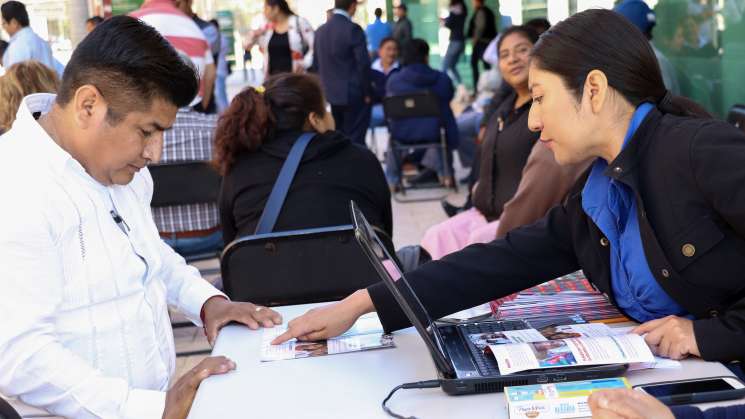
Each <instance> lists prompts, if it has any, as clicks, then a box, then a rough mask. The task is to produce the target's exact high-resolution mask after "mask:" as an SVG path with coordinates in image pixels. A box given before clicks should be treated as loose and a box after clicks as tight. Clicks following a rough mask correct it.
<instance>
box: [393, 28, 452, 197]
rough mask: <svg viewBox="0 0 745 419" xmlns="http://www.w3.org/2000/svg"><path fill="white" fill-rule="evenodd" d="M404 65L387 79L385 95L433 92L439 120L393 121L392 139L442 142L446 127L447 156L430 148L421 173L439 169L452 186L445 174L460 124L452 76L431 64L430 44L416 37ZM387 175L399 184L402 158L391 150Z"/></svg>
mask: <svg viewBox="0 0 745 419" xmlns="http://www.w3.org/2000/svg"><path fill="white" fill-rule="evenodd" d="M402 64H403V67H402V68H401V70H399V71H397V72H396V73H394V74H393V75H391V77H390V78H389V79H388V84H387V86H386V94H387V95H388V96H397V95H402V94H408V93H415V92H422V91H429V92H432V93H434V94H435V95H436V96H437V97H438V99H439V101H440V120H437V118H406V119H405V120H398V121H391V123H390V127H389V128H390V131H391V138H395V139H396V141H397V142H398V143H400V144H416V143H425V142H439V140H440V127H441V126H442V127H444V128H445V136H446V139H447V148H448V153H447V154H448V155H447V156H441V155H440V154H441V153H440V152H439V150H438V151H435V150H434V149H431V150H427V152H426V153H425V154H424V157H423V158H422V160H421V163H422V165H423V166H425V167H426V169H425V170H424V171H423V172H422V173H420V177H424V175H425V174H426V172H428V170H427V169H429V173H432V172H436V173H437V174H438V175H439V177H440V181H441V183H442V184H443V185H445V186H450V185H452V182H453V179H452V173H453V171H452V170H450V173H451V176H450V177H448V178H445V177H444V173H445V170H444V169H445V165H446V164H447V165H450V167H452V157H451V156H452V151H453V150H455V149H456V148H457V147H458V126H457V125H456V123H455V116H454V115H453V111H452V109H450V101H451V100H452V99H453V95H454V93H455V91H454V89H453V83H452V81H450V77H448V75H447V74H445V73H444V72H442V71H437V70H435V69H433V68H432V67H430V66H429V45H428V44H427V42H426V41H424V40H422V39H413V40H411V41H409V42H408V43H407V44H406V45H405V46H404V54H403V63H402ZM386 156H387V157H386V177H387V178H388V184H389V185H391V186H392V187H394V186H395V185H398V183H399V182H400V180H401V179H399V174H398V167H397V164H396V161H397V160H398V161H399V162H400V161H401V159H400V158H397V157H396V156H393V153H392V152H388V153H387V154H386Z"/></svg>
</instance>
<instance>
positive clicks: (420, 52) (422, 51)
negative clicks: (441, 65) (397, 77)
mask: <svg viewBox="0 0 745 419" xmlns="http://www.w3.org/2000/svg"><path fill="white" fill-rule="evenodd" d="M428 57H429V44H428V43H427V41H425V40H424V39H421V38H414V39H412V40H411V41H409V42H407V43H406V44H405V45H404V53H403V59H402V65H404V66H407V65H412V64H426V63H427V58H428Z"/></svg>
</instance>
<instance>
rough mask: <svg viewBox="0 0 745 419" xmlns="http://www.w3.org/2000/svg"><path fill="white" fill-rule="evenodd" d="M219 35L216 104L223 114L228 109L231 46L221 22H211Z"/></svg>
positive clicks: (215, 20) (219, 111) (218, 110)
mask: <svg viewBox="0 0 745 419" xmlns="http://www.w3.org/2000/svg"><path fill="white" fill-rule="evenodd" d="M210 24H212V25H213V26H214V27H215V28H217V33H219V34H220V54H218V56H217V61H215V62H216V64H217V77H216V78H215V102H216V103H217V112H218V113H222V111H223V110H225V108H227V107H228V90H227V80H228V76H229V75H230V73H231V71H230V66H229V65H228V54H230V48H231V47H232V45H230V43H229V41H228V37H227V36H225V34H224V33H222V32H221V31H220V22H218V21H217V19H212V20H210Z"/></svg>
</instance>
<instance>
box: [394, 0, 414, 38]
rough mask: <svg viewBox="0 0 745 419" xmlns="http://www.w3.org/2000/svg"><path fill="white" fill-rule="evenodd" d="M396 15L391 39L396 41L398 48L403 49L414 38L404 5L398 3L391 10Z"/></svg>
mask: <svg viewBox="0 0 745 419" xmlns="http://www.w3.org/2000/svg"><path fill="white" fill-rule="evenodd" d="M393 11H394V13H395V14H396V23H394V24H393V38H394V39H395V40H396V41H398V45H399V47H400V48H405V47H406V44H408V43H409V41H411V39H412V38H413V37H414V35H413V33H414V32H413V29H412V26H411V20H409V17H408V9H407V8H406V5H405V4H403V3H400V4H399V5H398V6H396V7H395V8H394V9H393Z"/></svg>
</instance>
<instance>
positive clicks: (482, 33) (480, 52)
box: [467, 0, 497, 87]
mask: <svg viewBox="0 0 745 419" xmlns="http://www.w3.org/2000/svg"><path fill="white" fill-rule="evenodd" d="M467 36H468V37H469V38H471V42H472V43H473V50H472V52H471V71H473V85H474V87H475V86H478V84H479V61H482V60H481V57H483V56H484V51H486V47H488V46H489V42H491V40H492V39H494V38H495V37H496V36H497V21H496V19H495V17H494V12H493V11H492V10H491V9H490V8H489V7H487V6H486V5H485V4H484V0H473V16H471V20H470V21H469V22H468V33H467ZM484 68H485V69H487V70H488V69H490V68H491V65H489V63H487V62H486V61H484Z"/></svg>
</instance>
